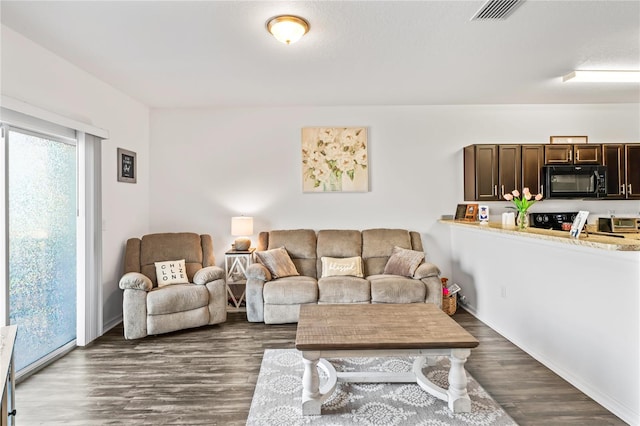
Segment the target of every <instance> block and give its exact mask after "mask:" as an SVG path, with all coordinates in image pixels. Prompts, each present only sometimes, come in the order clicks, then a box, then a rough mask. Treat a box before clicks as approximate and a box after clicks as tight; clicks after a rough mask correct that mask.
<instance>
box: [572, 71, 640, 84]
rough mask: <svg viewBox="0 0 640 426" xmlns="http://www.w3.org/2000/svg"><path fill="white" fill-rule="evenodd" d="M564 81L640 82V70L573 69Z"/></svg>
mask: <svg viewBox="0 0 640 426" xmlns="http://www.w3.org/2000/svg"><path fill="white" fill-rule="evenodd" d="M562 82H563V83H567V82H572V83H573V82H576V83H640V71H573V72H570V73H569V74H567V75H565V76H563V77H562Z"/></svg>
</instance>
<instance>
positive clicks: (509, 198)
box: [504, 194, 513, 201]
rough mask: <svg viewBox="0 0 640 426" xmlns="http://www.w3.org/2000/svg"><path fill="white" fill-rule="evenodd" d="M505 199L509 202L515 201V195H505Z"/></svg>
mask: <svg viewBox="0 0 640 426" xmlns="http://www.w3.org/2000/svg"><path fill="white" fill-rule="evenodd" d="M504 199H505V200H507V201H511V200H513V195H511V194H504Z"/></svg>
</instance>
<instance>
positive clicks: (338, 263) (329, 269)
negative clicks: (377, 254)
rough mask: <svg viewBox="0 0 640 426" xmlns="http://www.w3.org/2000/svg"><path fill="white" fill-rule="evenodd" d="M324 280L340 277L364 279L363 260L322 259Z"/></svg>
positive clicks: (352, 258)
mask: <svg viewBox="0 0 640 426" xmlns="http://www.w3.org/2000/svg"><path fill="white" fill-rule="evenodd" d="M320 259H321V260H322V278H324V277H335V276H338V275H353V276H354V277H360V278H362V277H363V276H364V275H363V274H362V258H361V257H360V256H356V257H345V258H336V257H324V256H323V257H321V258H320Z"/></svg>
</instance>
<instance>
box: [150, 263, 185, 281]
mask: <svg viewBox="0 0 640 426" xmlns="http://www.w3.org/2000/svg"><path fill="white" fill-rule="evenodd" d="M155 265H156V279H157V281H158V287H164V286H165V285H170V284H188V283H189V278H187V268H186V267H185V265H184V259H181V260H168V261H166V262H155Z"/></svg>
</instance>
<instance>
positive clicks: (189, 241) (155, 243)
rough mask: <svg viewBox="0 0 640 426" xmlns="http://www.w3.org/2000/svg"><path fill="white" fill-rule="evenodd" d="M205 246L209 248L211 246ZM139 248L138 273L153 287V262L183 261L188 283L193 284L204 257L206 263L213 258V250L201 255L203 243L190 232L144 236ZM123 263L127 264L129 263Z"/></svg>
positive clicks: (154, 274) (156, 283) (154, 281)
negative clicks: (148, 280)
mask: <svg viewBox="0 0 640 426" xmlns="http://www.w3.org/2000/svg"><path fill="white" fill-rule="evenodd" d="M209 240H210V237H209ZM206 245H207V246H209V247H210V246H211V244H206ZM139 247H140V251H139V259H140V271H139V272H141V273H142V274H144V275H146V276H147V277H149V279H150V280H151V282H153V285H154V287H156V286H157V285H158V281H157V278H156V267H155V262H164V261H167V260H176V259H184V260H185V267H186V270H187V277H188V279H189V282H193V276H194V274H195V273H196V272H198V271H199V270H200V269H202V266H203V260H204V259H205V257H206V258H207V261H208V262H211V259H212V258H213V250H211V252H210V253H208V254H207V255H206V256H205V255H203V241H202V240H201V238H200V235H198V234H195V233H191V232H180V233H163V234H149V235H145V236H143V237H142V239H141V241H140V244H139ZM127 248H128V246H127ZM211 249H212V247H211ZM127 251H129V250H127ZM128 256H130V254H129V253H127V257H128ZM131 256H134V254H131ZM125 263H127V264H128V263H130V262H125ZM127 272H130V271H127Z"/></svg>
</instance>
